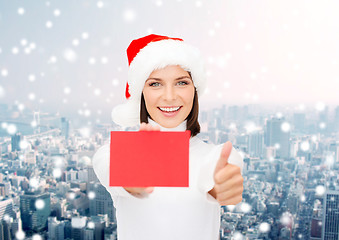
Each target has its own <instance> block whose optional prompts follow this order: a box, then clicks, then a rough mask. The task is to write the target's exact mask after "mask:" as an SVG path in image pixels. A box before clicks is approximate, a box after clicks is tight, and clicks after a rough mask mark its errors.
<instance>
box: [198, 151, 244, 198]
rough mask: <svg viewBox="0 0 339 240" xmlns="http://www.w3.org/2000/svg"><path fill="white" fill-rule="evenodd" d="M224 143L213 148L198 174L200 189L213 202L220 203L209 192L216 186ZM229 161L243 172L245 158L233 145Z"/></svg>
mask: <svg viewBox="0 0 339 240" xmlns="http://www.w3.org/2000/svg"><path fill="white" fill-rule="evenodd" d="M222 147H223V144H221V145H218V146H215V147H214V148H213V150H211V152H210V153H209V154H208V155H207V156H206V160H205V161H204V163H203V164H202V166H201V168H200V173H199V176H198V186H199V190H200V191H201V192H202V193H203V194H205V195H206V199H207V200H208V201H209V202H211V203H218V201H217V200H216V199H215V198H214V197H212V196H211V195H210V194H209V193H208V192H209V191H210V190H212V188H213V187H214V184H215V182H214V170H215V167H216V165H217V162H218V160H219V158H220V153H221V150H222ZM228 162H229V163H231V164H234V165H236V166H238V167H240V169H241V172H242V169H243V158H242V157H241V155H240V154H239V153H238V151H237V150H236V149H235V148H233V147H232V151H231V154H230V156H229V158H228Z"/></svg>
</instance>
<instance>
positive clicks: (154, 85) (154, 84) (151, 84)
mask: <svg viewBox="0 0 339 240" xmlns="http://www.w3.org/2000/svg"><path fill="white" fill-rule="evenodd" d="M149 86H150V87H159V86H160V83H158V82H152V83H150V84H149Z"/></svg>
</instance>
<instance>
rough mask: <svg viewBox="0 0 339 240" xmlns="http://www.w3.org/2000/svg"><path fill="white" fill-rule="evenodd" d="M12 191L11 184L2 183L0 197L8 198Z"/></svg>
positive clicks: (0, 184)
mask: <svg viewBox="0 0 339 240" xmlns="http://www.w3.org/2000/svg"><path fill="white" fill-rule="evenodd" d="M10 189H11V184H10V183H9V182H4V183H0V196H2V197H7V196H8V195H9V190H10Z"/></svg>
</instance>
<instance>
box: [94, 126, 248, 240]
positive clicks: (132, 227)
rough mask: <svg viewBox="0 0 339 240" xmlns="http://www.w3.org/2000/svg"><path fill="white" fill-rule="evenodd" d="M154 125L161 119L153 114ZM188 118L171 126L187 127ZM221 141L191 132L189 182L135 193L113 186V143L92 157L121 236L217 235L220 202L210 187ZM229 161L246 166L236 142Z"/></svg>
mask: <svg viewBox="0 0 339 240" xmlns="http://www.w3.org/2000/svg"><path fill="white" fill-rule="evenodd" d="M150 123H151V124H152V125H157V123H155V122H153V121H152V120H150ZM185 129H186V122H183V123H182V124H180V125H179V126H178V127H176V128H173V129H165V128H162V127H161V131H184V130H185ZM221 149H222V145H218V146H216V145H213V144H207V143H204V142H203V141H201V140H200V139H199V138H198V137H193V138H190V150H189V187H188V188H181V187H155V188H154V191H153V192H152V193H151V194H147V195H144V196H134V195H132V194H130V193H128V192H127V191H126V190H125V189H124V188H122V187H110V186H109V161H110V146H109V144H107V145H104V146H102V147H101V148H99V150H98V151H97V152H96V153H95V155H94V157H93V168H94V171H95V173H96V175H97V177H98V179H99V181H100V182H101V184H102V185H103V186H105V187H106V189H107V191H108V192H109V193H110V194H111V196H112V199H113V203H114V207H115V208H116V217H117V231H118V240H159V239H161V240H189V239H194V240H199V239H201V240H209V239H211V240H217V239H219V228H220V206H219V204H218V202H217V201H216V200H215V199H214V198H213V197H212V196H211V195H210V194H209V193H208V192H209V191H210V190H211V189H212V188H213V186H214V179H213V174H214V169H215V166H216V162H217V161H218V159H219V156H220V152H221ZM229 163H231V164H235V165H237V166H239V167H240V168H241V169H242V165H243V161H242V158H241V156H240V154H239V153H238V152H237V151H236V150H235V149H234V148H233V149H232V152H231V155H230V157H229Z"/></svg>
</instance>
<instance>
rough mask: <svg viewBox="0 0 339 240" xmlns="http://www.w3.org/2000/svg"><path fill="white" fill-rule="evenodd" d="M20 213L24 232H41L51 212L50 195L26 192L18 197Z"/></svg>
mask: <svg viewBox="0 0 339 240" xmlns="http://www.w3.org/2000/svg"><path fill="white" fill-rule="evenodd" d="M20 212H21V219H22V227H23V229H24V230H33V231H41V230H42V229H44V228H45V227H46V225H47V218H48V216H49V215H50V212H51V199H50V194H49V193H37V192H26V193H25V194H24V195H22V196H20Z"/></svg>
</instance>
